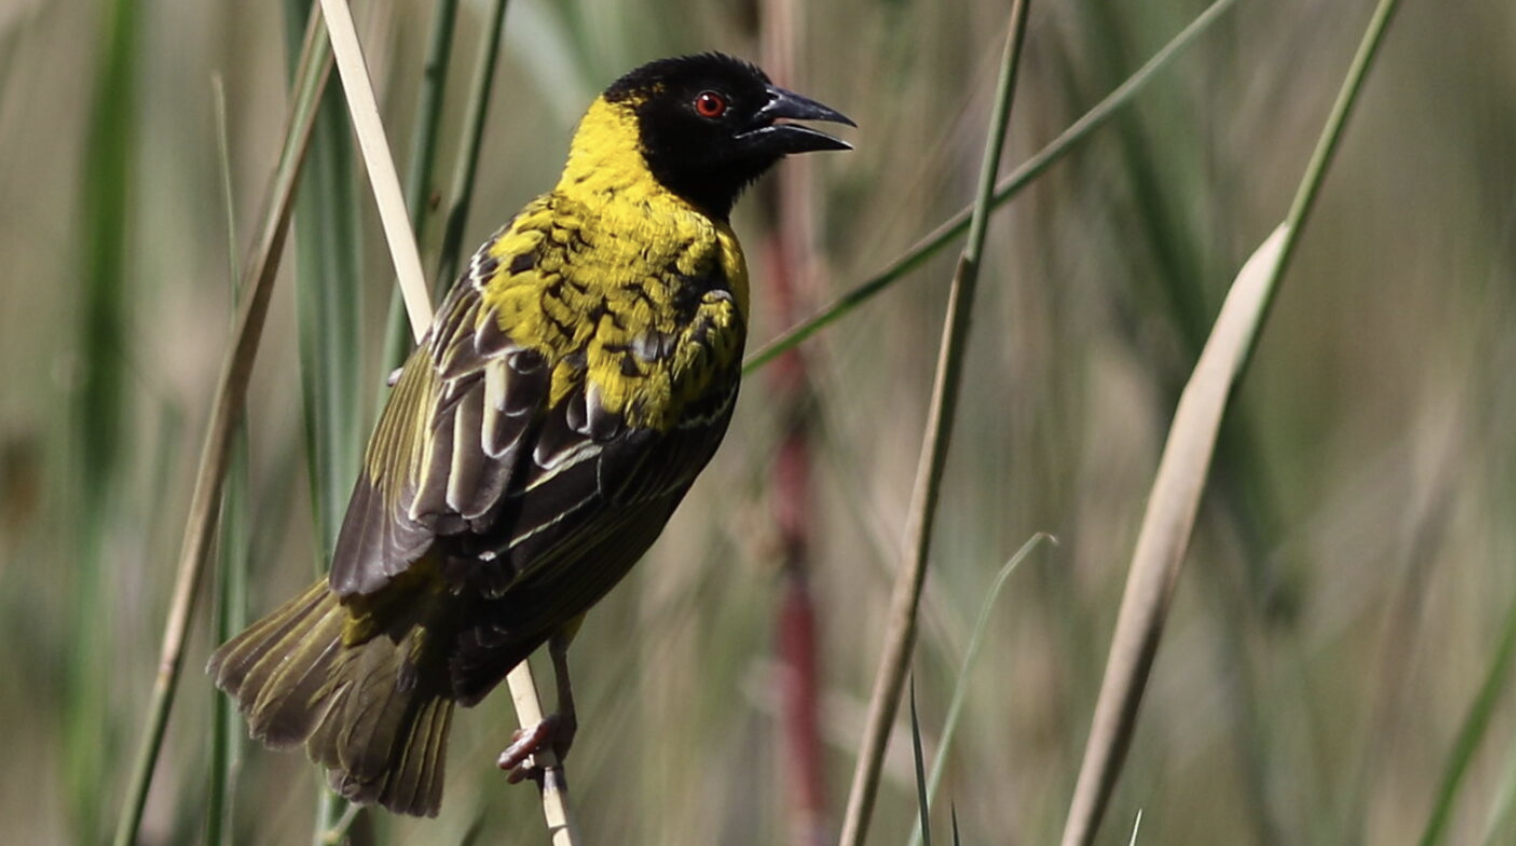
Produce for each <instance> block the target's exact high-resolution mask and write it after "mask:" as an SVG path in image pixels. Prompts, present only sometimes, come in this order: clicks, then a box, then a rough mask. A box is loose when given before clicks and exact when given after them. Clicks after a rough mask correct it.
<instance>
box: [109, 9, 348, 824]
mask: <svg viewBox="0 0 1516 846" xmlns="http://www.w3.org/2000/svg"><path fill="white" fill-rule="evenodd" d="M311 23H312V25H311V26H309V27H307V30H306V35H307V37H306V41H305V48H304V49H303V50H302V51H301V57H302V58H301V63H300V72H299V73H298V74H297V78H298V79H299V81H300V84H299V86H298V90H299V91H300V96H298V97H296V98H295V99H294V101H293V102H292V103H291V106H290V115H289V118H288V123H287V126H288V129H287V131H286V133H285V142H284V147H283V149H282V150H281V151H280V157H279V165H278V167H277V168H276V170H275V172H274V178H273V184H272V186H271V188H270V192H269V194H270V199H269V203H268V206H267V211H266V215H265V217H264V219H263V225H262V227H261V229H260V232H259V237H258V241H257V243H256V244H255V245H254V247H253V253H252V259H251V260H250V261H249V262H248V263H247V265H246V272H245V274H244V276H243V280H244V281H243V288H244V290H246V291H247V295H246V296H245V297H243V299H242V302H241V303H240V304H239V306H238V314H237V328H236V332H235V334H234V336H233V339H232V346H231V347H230V348H229V349H228V350H227V353H226V358H225V360H224V361H223V362H222V367H221V374H220V376H219V377H218V379H217V385H216V394H215V400H214V403H213V405H212V406H211V415H210V420H209V422H208V423H207V426H206V436H205V444H204V447H203V449H202V451H201V454H200V464H199V471H198V472H197V474H196V477H195V488H194V493H193V495H192V497H191V499H190V510H189V517H188V519H187V521H186V524H185V529H184V541H183V544H182V547H181V552H180V556H179V567H178V573H177V575H176V577H175V582H174V595H173V599H172V602H171V603H170V611H169V616H168V620H167V621H166V622H165V624H164V633H163V650H162V655H161V658H160V660H159V664H158V675H157V679H156V681H155V682H154V685H153V698H152V703H151V705H150V706H149V709H148V719H147V726H146V728H145V731H144V736H143V739H142V746H141V748H140V749H139V750H138V753H137V757H136V759H135V761H134V763H133V766H132V771H131V772H132V776H131V786H130V788H129V789H128V790H127V794H126V800H125V803H124V805H123V806H122V810H121V817H120V820H119V821H118V824H117V827H116V836H115V840H114V843H115V846H131V844H133V843H135V842H136V840H137V830H138V828H140V826H141V824H142V811H143V809H144V807H146V804H147V794H148V790H149V789H150V788H151V786H152V776H153V769H154V765H155V764H156V763H157V760H158V753H159V751H160V750H161V748H162V744H163V734H164V731H165V729H166V728H167V727H168V718H169V711H170V708H171V706H172V704H173V694H174V690H175V688H176V687H177V686H178V682H179V676H180V672H181V670H182V669H183V665H184V644H185V635H186V633H187V631H188V629H189V622H190V617H191V614H192V613H193V611H194V603H195V597H196V594H197V593H198V589H199V585H200V576H201V574H202V573H203V572H204V570H205V567H204V564H205V561H206V560H207V559H208V558H209V556H210V549H211V540H212V538H213V537H214V534H215V532H214V527H215V522H216V516H217V513H218V508H217V505H218V503H219V501H220V498H221V484H222V481H223V480H224V479H225V477H226V471H227V467H228V465H229V464H230V457H231V445H232V440H233V437H232V434H233V432H234V431H235V429H236V423H237V421H238V420H240V419H241V417H242V412H243V409H244V407H245V405H246V401H247V383H248V379H249V377H250V376H251V375H252V370H253V361H254V359H255V358H256V356H257V352H258V342H259V340H260V339H261V337H262V332H263V323H264V318H266V317H267V316H268V305H269V297H270V295H271V294H272V293H273V287H274V285H273V283H274V279H275V277H276V276H277V272H278V267H279V257H280V255H281V254H282V251H283V248H284V239H285V235H286V234H287V232H288V229H289V220H290V212H291V209H292V207H293V203H292V199H293V197H294V188H295V182H296V179H297V178H298V176H299V173H300V168H301V165H302V164H303V163H304V161H305V151H306V149H307V146H308V143H309V141H310V132H311V126H312V123H313V118H314V115H315V102H316V100H317V95H318V94H319V92H320V91H321V88H322V86H323V85H324V84H325V82H326V79H327V76H328V72H329V71H330V69H331V65H330V63H329V62H328V61H327V60H326V59H327V56H326V51H325V50H324V49H323V48H321V47H319V46H317V44H318V42H320V43H325V40H324V39H317V38H314V37H313V33H315V31H316V29H315V26H314V23H315V18H314V17H313V18H312V19H311Z"/></svg>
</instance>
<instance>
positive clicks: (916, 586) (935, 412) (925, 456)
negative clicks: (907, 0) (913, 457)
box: [839, 0, 1029, 846]
mask: <svg viewBox="0 0 1516 846" xmlns="http://www.w3.org/2000/svg"><path fill="white" fill-rule="evenodd" d="M1028 5H1029V3H1028V0H1015V2H1014V3H1013V4H1012V6H1011V18H1010V25H1009V31H1008V32H1007V34H1006V44H1005V54H1004V58H1003V60H1002V62H1001V66H1000V81H999V84H998V87H997V90H996V93H995V108H994V113H993V114H992V116H991V118H990V131H989V137H988V138H987V139H986V141H985V148H984V160H983V163H982V165H981V167H980V171H979V188H978V191H977V192H976V196H975V200H974V211H973V214H972V216H971V219H970V223H969V240H968V244H967V245H966V246H965V247H964V250H963V254H962V255H961V256H960V257H959V259H958V269H957V272H956V273H955V274H954V276H953V282H952V286H951V288H950V289H949V292H948V315H947V324H946V326H944V327H943V334H942V347H941V349H940V351H939V354H938V360H937V377H936V382H935V385H934V387H933V392H932V401H931V406H930V410H929V411H928V416H927V427H926V432H925V433H924V435H923V440H922V451H921V463H920V465H919V467H918V468H917V475H916V489H915V493H914V494H913V496H912V500H911V509H910V512H909V517H908V523H907V529H906V533H905V536H906V538H907V541H906V543H905V550H906V554H907V555H908V556H910V557H909V558H908V559H907V560H906V561H904V562H902V564H901V567H900V572H899V575H898V576H897V578H896V581H895V590H894V596H893V597H892V599H891V601H890V628H889V631H888V632H887V633H886V635H885V645H884V650H883V652H882V654H881V655H880V659H879V669H878V671H877V672H876V674H875V676H874V689H873V693H872V695H871V696H870V700H869V711H868V717H867V721H866V724H865V727H864V736H863V746H862V749H861V750H860V751H859V753H858V763H857V766H856V767H855V769H854V770H853V783H852V788H851V789H850V790H849V792H848V803H847V811H846V814H845V816H844V818H843V827H842V837H841V840H840V841H839V842H840V843H841V844H843V846H861V844H862V843H863V841H864V838H865V837H866V836H867V833H868V823H869V819H870V817H871V816H872V815H873V809H874V799H875V797H876V796H877V794H878V789H879V770H880V766H881V765H882V764H883V762H884V749H885V746H886V743H887V741H888V739H889V732H890V726H891V725H892V724H893V723H894V721H895V711H896V709H897V708H898V706H899V704H900V688H901V685H902V684H903V683H904V680H905V673H906V667H907V665H908V664H909V663H910V655H911V650H912V648H913V647H914V646H915V642H916V611H917V608H918V607H919V606H920V603H921V588H922V586H923V585H924V584H925V581H926V562H927V556H928V553H929V551H930V550H931V544H932V528H933V525H934V522H935V519H936V514H937V499H938V496H939V494H940V492H941V488H942V471H943V468H944V467H945V466H946V464H947V454H948V445H949V442H950V440H951V438H952V431H953V418H954V416H955V415H956V413H957V410H958V394H959V388H960V385H961V381H962V374H963V352H964V349H965V347H966V346H967V343H968V331H969V319H970V316H971V315H972V313H973V308H974V291H975V288H976V285H977V282H978V277H979V266H980V258H981V255H982V253H983V250H984V241H985V233H986V232H987V231H988V220H989V214H990V211H991V208H992V206H991V202H990V201H991V198H992V196H993V193H994V186H995V175H996V173H997V172H998V171H999V169H1000V155H1001V151H1002V149H1003V148H1004V147H1005V134H1006V127H1007V126H1008V125H1009V122H1010V117H1011V102H1012V97H1013V95H1014V93H1015V90H1016V76H1017V69H1018V68H1019V67H1020V63H1021V62H1020V60H1021V47H1022V44H1023V42H1024V37H1025V34H1026V15H1027V8H1028Z"/></svg>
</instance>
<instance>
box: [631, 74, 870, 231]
mask: <svg viewBox="0 0 1516 846" xmlns="http://www.w3.org/2000/svg"><path fill="white" fill-rule="evenodd" d="M605 99H606V101H607V102H610V103H624V104H626V105H627V106H629V107H630V108H632V110H633V111H634V112H635V113H636V115H637V121H638V129H639V131H640V133H641V136H642V139H641V141H642V155H643V158H644V159H645V160H646V161H647V164H648V168H649V169H650V170H651V171H652V172H653V176H654V177H655V178H657V179H658V181H659V182H661V183H662V184H663V185H664V186H665V187H667V188H668V189H669V190H671V191H673V192H674V193H676V194H678V195H680V196H681V197H684V198H685V199H686V200H689V201H690V202H692V203H694V204H696V205H698V206H700V207H701V208H703V209H705V210H706V211H707V212H710V213H711V214H715V215H717V216H720V217H725V216H726V215H727V214H728V213H729V212H730V211H731V208H732V204H733V203H734V202H736V200H737V195H738V194H740V193H742V189H743V188H745V187H747V186H748V184H749V183H751V182H752V181H753V180H755V179H757V178H758V177H759V176H762V175H763V173H764V171H766V170H768V169H769V168H770V167H773V165H774V164H775V163H776V162H778V161H779V160H780V159H782V158H784V157H785V156H787V155H790V154H791V153H807V152H811V151H814V150H850V149H852V146H851V145H849V144H848V143H847V142H845V141H841V140H838V139H836V138H833V137H832V136H830V135H827V134H826V133H824V132H818V131H817V130H814V129H811V128H810V127H806V126H800V125H797V124H791V123H777V122H776V121H778V120H779V119H781V118H789V119H792V120H822V121H832V122H834V123H845V124H847V125H848V126H854V125H855V124H854V123H853V122H852V121H851V120H848V119H847V118H846V117H844V116H843V115H842V114H840V113H838V112H836V111H834V110H832V109H830V108H828V107H826V106H823V105H821V104H820V103H818V102H816V101H815V100H812V99H810V98H808V97H802V96H800V95H799V94H796V93H794V92H793V91H786V90H785V89H783V88H780V87H778V86H776V85H774V84H772V83H771V82H769V78H768V76H767V75H766V74H765V73H764V72H763V71H761V70H759V69H758V68H757V67H755V66H753V65H751V64H748V63H747V62H744V61H742V60H741V59H734V58H732V57H731V56H725V55H722V54H720V53H702V54H700V55H698V56H682V57H679V58H674V59H660V60H658V61H656V62H650V63H648V64H646V65H643V66H642V67H640V68H637V69H636V70H634V71H632V72H631V73H628V74H627V75H626V76H623V77H622V78H621V79H618V80H616V82H615V83H614V84H612V85H611V87H610V88H607V89H606V91H605Z"/></svg>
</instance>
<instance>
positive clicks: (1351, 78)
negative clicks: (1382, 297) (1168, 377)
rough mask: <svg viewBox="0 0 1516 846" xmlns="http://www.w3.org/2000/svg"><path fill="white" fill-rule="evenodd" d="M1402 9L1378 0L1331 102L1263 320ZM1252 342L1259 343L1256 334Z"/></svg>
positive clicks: (1288, 220) (1289, 221)
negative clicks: (1386, 32) (1389, 29)
mask: <svg viewBox="0 0 1516 846" xmlns="http://www.w3.org/2000/svg"><path fill="white" fill-rule="evenodd" d="M1399 8H1400V0H1379V5H1378V6H1377V7H1375V9H1374V16H1373V17H1372V18H1370V19H1369V26H1368V29H1367V30H1366V31H1365V32H1364V34H1363V40H1362V41H1360V42H1359V43H1358V52H1357V53H1355V54H1354V55H1353V63H1352V65H1350V66H1349V67H1348V75H1347V78H1346V79H1345V80H1344V81H1343V84H1342V88H1341V89H1339V90H1338V92H1337V100H1336V102H1334V103H1333V104H1332V112H1331V114H1330V115H1328V116H1327V122H1326V126H1325V128H1323V129H1322V131H1321V137H1320V139H1319V140H1317V142H1316V149H1315V150H1314V151H1313V152H1312V153H1311V161H1310V162H1309V163H1308V164H1307V165H1306V168H1305V176H1304V178H1302V179H1301V182H1300V188H1299V190H1297V191H1296V192H1295V199H1294V201H1293V202H1292V203H1291V204H1290V211H1289V214H1287V215H1285V218H1284V225H1285V236H1284V243H1283V244H1281V245H1280V248H1279V262H1278V264H1276V265H1275V266H1274V273H1273V277H1272V278H1271V279H1270V280H1269V285H1268V294H1267V299H1265V301H1264V304H1263V308H1264V313H1263V316H1262V317H1261V318H1260V319H1261V320H1268V313H1269V311H1270V310H1271V309H1272V308H1273V305H1274V294H1275V292H1276V291H1278V288H1279V285H1278V281H1279V280H1280V279H1281V278H1283V276H1284V272H1285V269H1286V268H1288V267H1289V264H1290V260H1291V259H1292V258H1294V256H1295V245H1296V242H1297V241H1298V240H1299V238H1300V233H1301V231H1302V230H1303V228H1304V227H1305V224H1306V221H1307V220H1309V219H1310V216H1311V212H1312V211H1314V210H1315V208H1316V197H1317V196H1318V195H1319V194H1320V193H1321V185H1322V183H1323V182H1325V181H1326V171H1327V168H1328V167H1329V166H1331V164H1332V159H1333V158H1335V156H1336V154H1337V146H1338V145H1339V144H1340V143H1341V142H1342V135H1343V128H1344V127H1345V126H1347V122H1348V117H1350V116H1351V115H1352V113H1353V107H1354V106H1356V105H1358V95H1359V93H1360V92H1361V91H1362V90H1363V81H1364V79H1366V78H1367V77H1368V73H1369V68H1370V67H1372V66H1373V64H1374V57H1375V56H1377V55H1378V54H1379V46H1380V45H1381V44H1382V43H1384V34H1385V31H1386V30H1387V29H1388V28H1389V25H1390V21H1391V20H1393V19H1394V17H1395V10H1397V9H1399ZM1253 343H1254V344H1255V345H1256V344H1257V336H1256V335H1255V336H1254V339H1253ZM1252 358H1253V347H1252V346H1250V347H1248V349H1247V352H1246V354H1245V355H1244V357H1243V360H1242V370H1244V371H1246V370H1247V366H1248V362H1250V361H1251V360H1252Z"/></svg>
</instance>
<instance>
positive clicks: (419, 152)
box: [383, 0, 458, 370]
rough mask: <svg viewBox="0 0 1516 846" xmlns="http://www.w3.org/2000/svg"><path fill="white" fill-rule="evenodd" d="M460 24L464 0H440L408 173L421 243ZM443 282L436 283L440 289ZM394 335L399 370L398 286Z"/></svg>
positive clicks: (391, 363) (402, 336)
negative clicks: (455, 40)
mask: <svg viewBox="0 0 1516 846" xmlns="http://www.w3.org/2000/svg"><path fill="white" fill-rule="evenodd" d="M457 22H458V0H439V2H438V3H437V5H436V7H435V8H434V9H433V11H432V25H431V33H432V34H431V38H430V39H429V41H428V42H427V48H426V59H425V64H424V65H423V66H422V77H421V93H420V94H419V95H418V99H417V103H416V128H415V131H414V132H413V134H412V138H411V163H410V167H409V168H408V170H407V173H406V179H405V196H406V210H407V212H408V213H409V214H410V219H411V229H412V230H413V231H414V232H415V233H416V240H417V241H420V240H421V233H422V232H423V231H425V229H426V221H427V219H428V218H429V217H430V216H431V211H432V202H431V200H432V173H433V170H434V168H435V167H436V163H437V133H438V129H439V128H440V127H441V126H442V104H443V101H444V99H445V98H444V97H443V93H444V92H445V90H446V87H447V68H448V62H449V60H450V59H451V58H452V55H453V31H454V30H455V29H456V28H457V27H456V25H457ZM442 284H443V282H442V280H433V286H434V287H436V288H440V287H441V286H442ZM388 323H389V331H388V334H387V335H386V336H385V342H384V343H385V346H384V358H383V362H384V367H385V369H387V370H389V369H393V368H396V367H399V366H400V365H401V363H403V362H404V361H405V356H406V352H407V351H408V350H409V349H410V348H411V343H412V341H411V337H412V335H411V326H410V321H409V320H408V319H407V316H406V311H405V301H404V299H403V298H402V297H401V295H400V291H399V289H398V288H397V289H396V290H395V291H394V292H392V293H391V294H390V316H389V321H388Z"/></svg>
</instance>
